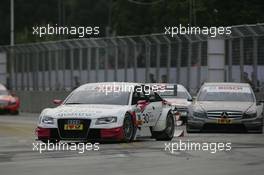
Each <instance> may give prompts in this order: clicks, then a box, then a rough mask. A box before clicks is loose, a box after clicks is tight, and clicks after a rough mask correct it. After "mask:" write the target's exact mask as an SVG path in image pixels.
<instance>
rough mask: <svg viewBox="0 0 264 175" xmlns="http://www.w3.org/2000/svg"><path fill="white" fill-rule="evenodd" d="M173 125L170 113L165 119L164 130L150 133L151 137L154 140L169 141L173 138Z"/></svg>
mask: <svg viewBox="0 0 264 175" xmlns="http://www.w3.org/2000/svg"><path fill="white" fill-rule="evenodd" d="M174 130H175V124H174V119H173V115H172V114H171V113H169V114H168V116H167V118H166V128H165V129H164V130H163V131H152V130H151V134H152V137H153V138H155V139H156V140H162V141H170V140H171V139H172V138H173V136H174Z"/></svg>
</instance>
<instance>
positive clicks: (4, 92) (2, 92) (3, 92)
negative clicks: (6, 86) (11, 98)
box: [0, 90, 8, 95]
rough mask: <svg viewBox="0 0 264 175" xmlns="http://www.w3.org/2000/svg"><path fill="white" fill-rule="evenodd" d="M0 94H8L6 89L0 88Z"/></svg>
mask: <svg viewBox="0 0 264 175" xmlns="http://www.w3.org/2000/svg"><path fill="white" fill-rule="evenodd" d="M0 95H8V91H3V90H0Z"/></svg>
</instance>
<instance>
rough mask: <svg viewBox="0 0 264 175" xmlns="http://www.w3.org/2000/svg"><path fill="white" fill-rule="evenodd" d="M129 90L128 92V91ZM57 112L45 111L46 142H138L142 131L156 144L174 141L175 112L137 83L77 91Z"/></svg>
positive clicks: (40, 131)
mask: <svg viewBox="0 0 264 175" xmlns="http://www.w3.org/2000/svg"><path fill="white" fill-rule="evenodd" d="M124 87H125V88H124ZM54 101H55V102H56V103H61V104H60V105H59V106H58V107H56V108H46V109H44V110H43V111H42V112H41V114H40V117H39V123H38V126H37V128H36V134H37V137H38V139H39V140H41V141H43V142H47V141H50V142H57V141H60V140H69V141H72V140H79V141H87V140H109V139H110V140H117V141H125V142H129V141H132V140H134V139H136V132H137V131H138V130H139V129H141V128H142V127H148V128H150V130H151V133H152V137H153V138H155V139H156V140H171V139H172V138H173V136H174V117H173V115H172V113H171V108H170V106H168V105H167V104H166V103H164V101H163V99H162V98H161V97H160V96H159V95H158V94H157V93H156V92H153V91H152V90H151V89H149V88H145V86H144V85H142V84H136V83H115V82H113V83H108V82H107V83H92V84H85V85H82V86H80V87H79V88H77V89H75V90H74V91H73V92H72V93H71V94H70V95H69V96H68V97H67V98H66V99H65V100H64V101H63V102H62V101H60V100H54Z"/></svg>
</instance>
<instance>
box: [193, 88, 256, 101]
mask: <svg viewBox="0 0 264 175" xmlns="http://www.w3.org/2000/svg"><path fill="white" fill-rule="evenodd" d="M254 99H255V98H254V95H253V94H252V92H251V90H250V88H249V87H230V86H224V87H222V86H211V87H204V88H203V89H202V90H201V92H200V93H199V95H198V97H197V101H230V102H231V101H239V102H254Z"/></svg>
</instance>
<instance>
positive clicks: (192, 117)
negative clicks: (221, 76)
mask: <svg viewBox="0 0 264 175" xmlns="http://www.w3.org/2000/svg"><path fill="white" fill-rule="evenodd" d="M186 127H187V132H200V131H224V132H234V131H235V132H241V131H243V132H246V131H247V132H256V133H262V132H263V103H262V102H261V101H259V102H257V101H256V97H255V95H254V92H253V90H252V89H251V87H250V85H249V84H246V83H205V84H204V85H203V86H202V87H201V89H200V91H199V93H198V95H197V98H196V99H194V101H193V104H192V105H191V106H190V109H189V116H188V121H187V126H186Z"/></svg>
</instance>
